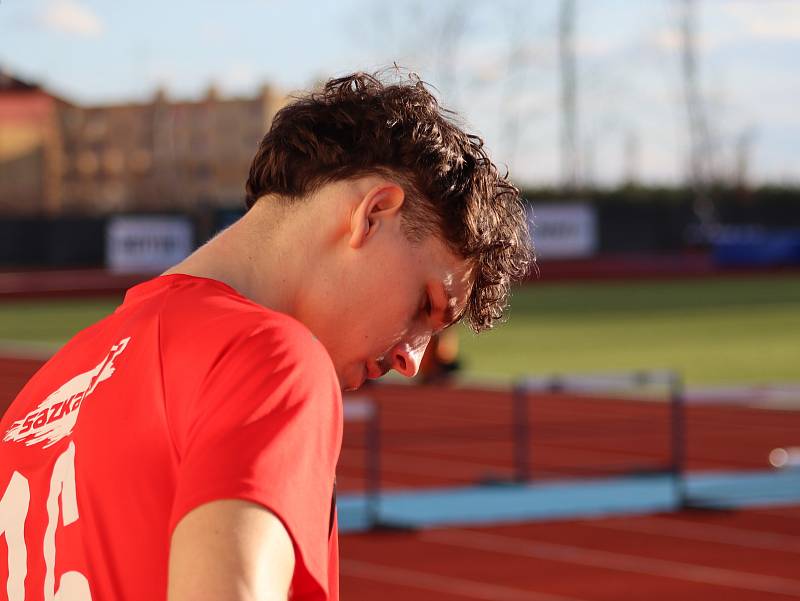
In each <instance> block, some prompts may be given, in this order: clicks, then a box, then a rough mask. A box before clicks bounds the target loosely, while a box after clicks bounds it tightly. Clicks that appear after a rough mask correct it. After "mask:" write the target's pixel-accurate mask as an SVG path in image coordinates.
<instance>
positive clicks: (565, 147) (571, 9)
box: [558, 0, 579, 192]
mask: <svg viewBox="0 0 800 601" xmlns="http://www.w3.org/2000/svg"><path fill="white" fill-rule="evenodd" d="M558 57H559V66H560V73H561V185H562V187H563V189H564V190H565V191H569V192H573V191H574V190H576V189H577V188H578V185H579V181H578V123H577V121H578V117H577V112H578V111H577V87H578V82H577V70H576V58H575V0H561V10H560V13H559V19H558Z"/></svg>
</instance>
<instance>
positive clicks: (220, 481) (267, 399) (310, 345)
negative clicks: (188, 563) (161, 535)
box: [165, 319, 342, 595]
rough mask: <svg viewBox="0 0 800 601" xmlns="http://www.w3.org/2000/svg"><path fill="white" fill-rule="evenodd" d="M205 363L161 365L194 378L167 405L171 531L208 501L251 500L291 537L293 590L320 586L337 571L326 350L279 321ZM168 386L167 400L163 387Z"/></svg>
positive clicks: (337, 434) (332, 378)
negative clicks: (173, 459)
mask: <svg viewBox="0 0 800 601" xmlns="http://www.w3.org/2000/svg"><path fill="white" fill-rule="evenodd" d="M197 343H198V344H201V343H202V341H197ZM187 352H189V354H191V351H187ZM204 362H205V363H206V365H205V366H204V367H202V369H203V372H204V373H201V372H199V371H198V372H196V373H195V372H194V371H193V370H192V369H191V367H189V365H190V363H191V362H190V361H186V360H183V361H182V362H181V363H180V365H181V366H182V367H181V368H180V369H178V371H179V372H180V371H186V372H187V373H174V372H173V373H170V372H169V370H166V369H165V374H169V376H168V375H165V378H166V377H171V378H175V377H177V378H194V380H195V381H197V380H198V379H200V380H199V381H197V384H196V386H189V387H188V389H190V390H192V393H191V394H190V395H189V396H188V397H186V398H184V399H183V400H182V401H179V402H181V403H182V404H183V406H180V407H172V408H170V407H168V408H167V409H168V414H169V413H171V414H172V416H173V434H174V442H175V450H176V453H177V455H178V474H177V489H176V494H175V499H174V504H173V509H172V514H171V518H170V533H171V532H172V531H173V530H174V528H175V526H176V525H177V523H178V522H179V521H180V519H181V518H182V517H183V516H184V515H185V514H186V513H188V512H189V511H190V510H192V509H194V508H195V507H198V506H200V505H202V504H204V503H207V502H209V501H213V500H218V499H242V500H248V501H252V502H255V503H258V504H260V505H262V506H264V507H266V508H267V509H269V510H270V511H272V512H273V513H274V514H275V515H276V516H278V518H279V519H280V520H281V521H282V522H283V523H284V525H285V527H286V529H287V531H288V533H289V535H290V536H291V538H292V541H293V544H294V548H295V555H296V568H295V574H294V579H293V582H292V587H293V592H294V593H295V594H298V595H303V594H307V593H309V592H311V591H312V590H313V589H314V587H318V588H320V589H322V590H324V591H326V592H327V589H328V588H329V586H328V583H329V569H331V568H333V569H335V566H329V562H330V559H329V554H328V548H329V545H328V542H329V525H330V511H331V494H332V492H333V486H334V474H335V469H336V461H337V459H338V454H339V448H340V445H341V430H342V412H341V393H340V391H339V385H338V381H337V379H336V374H335V372H334V370H333V366H332V364H331V361H330V358H329V357H328V355H327V352H326V351H325V350H324V348H323V347H322V345H321V343H319V341H317V340H316V339H314V338H313V337H312V335H311V334H310V332H308V330H307V329H305V327H303V326H301V325H300V324H297V323H293V322H291V321H290V320H288V319H281V320H279V322H278V323H276V324H271V325H261V326H259V327H257V328H255V329H250V330H249V331H248V330H247V329H245V330H244V331H242V332H240V333H239V334H237V335H235V336H233V337H232V338H231V339H229V340H227V342H226V343H225V344H224V346H222V347H220V348H219V351H218V352H217V353H216V354H215V355H214V356H213V358H211V359H208V358H207V357H204V358H201V359H200V363H201V364H202V363H204ZM174 387H175V385H174V384H173V388H174ZM166 393H167V394H166V398H167V402H168V403H169V387H166ZM309 577H310V578H311V580H309Z"/></svg>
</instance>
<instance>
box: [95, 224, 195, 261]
mask: <svg viewBox="0 0 800 601" xmlns="http://www.w3.org/2000/svg"><path fill="white" fill-rule="evenodd" d="M193 237H194V236H193V230H192V224H191V222H190V221H189V219H187V218H186V217H180V216H177V217H172V216H160V217H159V216H146V217H145V216H141V217H137V216H127V215H120V216H118V217H112V218H111V219H109V221H108V225H107V226H106V266H107V267H108V268H109V269H110V270H111V271H114V272H116V273H158V272H161V271H164V270H165V269H167V268H168V267H171V266H172V265H174V264H175V263H178V262H180V261H182V260H183V259H185V258H186V256H187V255H189V253H191V252H192V247H193Z"/></svg>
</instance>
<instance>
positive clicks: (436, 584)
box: [339, 559, 585, 601]
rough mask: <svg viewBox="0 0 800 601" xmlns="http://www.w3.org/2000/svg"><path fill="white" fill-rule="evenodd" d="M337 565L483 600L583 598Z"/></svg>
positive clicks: (348, 571)
mask: <svg viewBox="0 0 800 601" xmlns="http://www.w3.org/2000/svg"><path fill="white" fill-rule="evenodd" d="M339 569H340V572H341V573H342V575H344V576H353V577H356V578H362V579H365V580H373V581H375V582H383V583H386V584H396V585H401V586H407V587H409V588H416V589H421V590H427V591H432V592H435V593H444V594H448V595H458V596H460V597H464V598H465V599H484V600H486V601H585V600H581V599H576V598H575V597H563V596H561V595H550V594H548V593H537V592H535V591H528V590H525V589H520V588H512V587H509V586H501V585H497V584H489V583H487V582H480V581H479V580H468V579H466V578H457V577H453V576H442V575H439V574H431V573H429V572H422V571H419V570H408V569H405V568H396V567H391V566H386V565H381V564H378V563H372V562H368V561H359V560H354V559H343V560H341V562H340V564H339Z"/></svg>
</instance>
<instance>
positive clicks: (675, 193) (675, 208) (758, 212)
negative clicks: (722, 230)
mask: <svg viewBox="0 0 800 601" xmlns="http://www.w3.org/2000/svg"><path fill="white" fill-rule="evenodd" d="M523 196H524V197H525V198H527V199H529V200H530V201H531V202H533V203H534V204H535V203H537V202H548V203H552V202H559V200H564V201H575V200H576V199H579V200H582V201H587V202H591V203H592V204H593V205H594V206H595V208H596V210H597V217H598V219H597V221H598V227H599V230H600V232H599V252H600V253H648V252H650V253H652V252H674V251H679V250H681V249H685V248H687V246H689V245H691V244H692V243H693V240H696V237H695V238H693V237H692V232H693V230H694V229H696V226H697V219H696V217H695V215H694V210H693V207H692V201H691V193H690V192H689V191H687V190H679V189H621V190H614V191H605V192H604V191H596V190H595V191H587V192H582V193H576V194H574V195H571V196H570V197H568V198H565V197H563V196H561V195H560V193H558V192H556V191H547V190H535V191H524V192H523ZM714 199H715V203H714V204H715V208H716V213H717V217H718V219H719V221H720V223H722V224H724V225H733V226H739V225H748V226H750V225H755V226H763V228H766V230H768V231H770V230H775V229H786V228H800V189H797V190H795V189H790V188H762V189H759V190H757V191H749V192H748V191H742V190H718V191H716V192H715V193H714ZM241 213H242V211H241V210H240V209H236V208H231V209H212V208H210V207H208V208H204V209H199V210H197V211H195V212H193V214H192V215H191V219H192V221H193V223H194V229H195V240H196V241H197V242H198V243H202V242H205V241H206V240H208V238H209V237H211V236H212V235H213V234H214V233H215V232H217V231H219V230H220V229H222V228H224V227H226V226H228V225H230V224H231V223H232V222H233V221H235V220H236V219H237V218H238V217H239V216H240V215H241ZM105 228H106V218H104V217H83V218H82V217H64V218H61V219H35V218H7V219H2V218H0V269H15V268H23V269H24V268H29V267H102V266H103V265H105Z"/></svg>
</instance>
